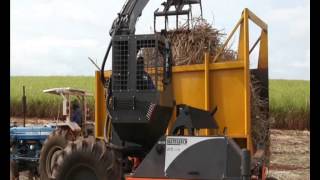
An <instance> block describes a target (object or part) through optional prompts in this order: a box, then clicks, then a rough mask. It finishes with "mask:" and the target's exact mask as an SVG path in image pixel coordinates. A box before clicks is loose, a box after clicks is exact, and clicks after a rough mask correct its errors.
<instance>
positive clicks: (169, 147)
mask: <svg viewBox="0 0 320 180" xmlns="http://www.w3.org/2000/svg"><path fill="white" fill-rule="evenodd" d="M148 2H149V0H127V1H126V3H125V5H124V7H123V9H122V10H121V12H120V13H119V14H118V17H117V18H116V20H115V21H114V23H113V25H112V28H111V30H110V35H111V41H110V43H109V46H108V49H107V52H106V55H105V58H104V61H103V64H102V67H101V70H100V71H97V72H96V82H95V83H96V90H95V137H88V138H79V139H78V140H76V141H74V142H71V143H69V145H68V146H67V147H66V148H65V149H64V150H63V152H61V153H60V155H59V156H58V157H57V161H56V163H55V164H54V166H53V177H54V178H56V179H59V180H61V179H68V180H72V179H77V180H79V179H97V180H215V179H239V180H249V179H265V178H266V162H265V161H264V157H265V156H264V154H265V153H264V152H265V147H263V146H255V145H253V143H252V134H251V129H252V127H251V124H252V123H251V112H250V110H251V109H250V106H251V102H250V98H251V92H250V76H251V74H255V75H256V77H257V78H258V79H259V80H260V82H261V86H263V87H264V88H263V89H264V90H263V91H261V96H262V97H263V98H265V99H266V100H267V99H268V30H267V25H266V23H264V22H263V21H262V20H261V19H260V18H258V17H257V16H256V15H254V14H253V13H252V12H251V11H250V10H248V9H244V11H243V13H242V15H241V18H240V20H239V22H238V23H237V24H236V26H235V28H234V30H233V31H232V32H231V34H230V35H229V37H228V38H227V40H226V42H225V43H224V45H223V47H222V48H221V51H220V52H219V53H218V54H217V55H216V56H215V59H210V57H209V51H210V49H208V50H207V52H206V53H205V54H204V63H203V64H194V65H182V66H173V65H172V62H173V59H172V50H171V42H170V41H169V40H168V38H167V28H168V26H167V23H168V17H170V16H176V17H177V19H178V16H181V15H186V16H188V19H189V17H190V15H191V8H192V7H193V6H194V5H200V8H201V11H202V6H201V0H167V1H166V2H164V3H163V4H162V5H163V9H162V10H159V9H157V10H156V11H155V12H154V19H157V18H158V17H164V18H165V28H164V29H163V30H161V31H160V32H156V31H155V33H154V34H147V35H136V34H135V24H136V21H137V18H138V17H139V16H140V15H141V13H142V10H143V9H144V7H145V6H146V5H147V3H148ZM201 13H202V12H201ZM250 20H251V21H252V22H253V23H255V24H256V25H257V26H259V27H260V28H261V34H260V37H259V38H258V40H257V41H256V43H254V45H253V47H249V21H250ZM177 22H178V20H177ZM177 24H178V23H177ZM155 27H156V26H155ZM238 28H240V34H239V44H238V52H237V55H238V56H237V59H235V60H224V61H220V60H219V58H220V54H221V52H222V51H223V49H224V48H225V47H226V45H227V44H228V42H229V41H230V39H231V37H232V36H233V35H234V33H235V32H236V30H237V29H238ZM258 43H260V49H259V58H258V65H257V68H256V69H250V61H249V54H250V53H251V52H252V50H253V49H254V48H256V45H257V44H258ZM111 49H112V71H105V70H104V66H105V63H106V60H107V57H108V55H109V52H110V51H111ZM266 109H267V110H268V103H267V105H266ZM266 128H268V127H266Z"/></svg>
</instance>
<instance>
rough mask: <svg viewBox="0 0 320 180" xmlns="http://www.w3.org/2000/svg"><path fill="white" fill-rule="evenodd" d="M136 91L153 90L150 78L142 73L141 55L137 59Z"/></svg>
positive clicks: (142, 61)
mask: <svg viewBox="0 0 320 180" xmlns="http://www.w3.org/2000/svg"><path fill="white" fill-rule="evenodd" d="M137 89H138V90H146V89H155V86H154V84H153V81H152V78H151V77H150V76H149V74H148V73H147V72H145V71H144V58H143V57H142V56H141V55H138V58H137Z"/></svg>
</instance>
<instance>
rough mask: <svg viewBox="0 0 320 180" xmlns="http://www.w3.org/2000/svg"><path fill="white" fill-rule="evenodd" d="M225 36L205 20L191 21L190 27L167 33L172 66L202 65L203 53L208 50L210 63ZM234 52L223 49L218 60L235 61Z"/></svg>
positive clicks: (185, 26)
mask: <svg viewBox="0 0 320 180" xmlns="http://www.w3.org/2000/svg"><path fill="white" fill-rule="evenodd" d="M224 36H225V34H223V33H221V31H220V30H218V29H216V28H213V27H212V25H210V24H209V23H208V22H207V21H206V20H205V19H201V18H195V19H192V20H191V26H190V28H189V26H188V25H183V26H181V27H179V28H178V29H176V30H172V31H169V32H168V38H169V40H170V42H171V49H172V55H173V64H174V65H176V66H177V65H188V64H202V63H203V61H204V52H205V51H207V50H209V52H210V56H211V58H210V59H211V61H212V60H213V59H214V57H215V56H216V54H217V53H218V51H219V50H220V48H221V47H222V37H224ZM236 55H237V54H236V52H235V51H233V50H230V49H224V50H223V51H222V53H221V55H220V57H219V59H228V60H232V59H236Z"/></svg>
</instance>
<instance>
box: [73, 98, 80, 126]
mask: <svg viewBox="0 0 320 180" xmlns="http://www.w3.org/2000/svg"><path fill="white" fill-rule="evenodd" d="M81 120H82V117H81V109H80V105H79V102H78V101H77V100H76V99H75V100H74V101H72V122H76V123H77V124H78V125H79V126H80V127H81Z"/></svg>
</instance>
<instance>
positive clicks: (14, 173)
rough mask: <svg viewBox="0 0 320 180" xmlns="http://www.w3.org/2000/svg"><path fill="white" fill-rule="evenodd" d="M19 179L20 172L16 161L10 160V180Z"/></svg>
mask: <svg viewBox="0 0 320 180" xmlns="http://www.w3.org/2000/svg"><path fill="white" fill-rule="evenodd" d="M18 178H19V171H18V168H17V164H16V162H15V161H14V160H10V180H16V179H18Z"/></svg>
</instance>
